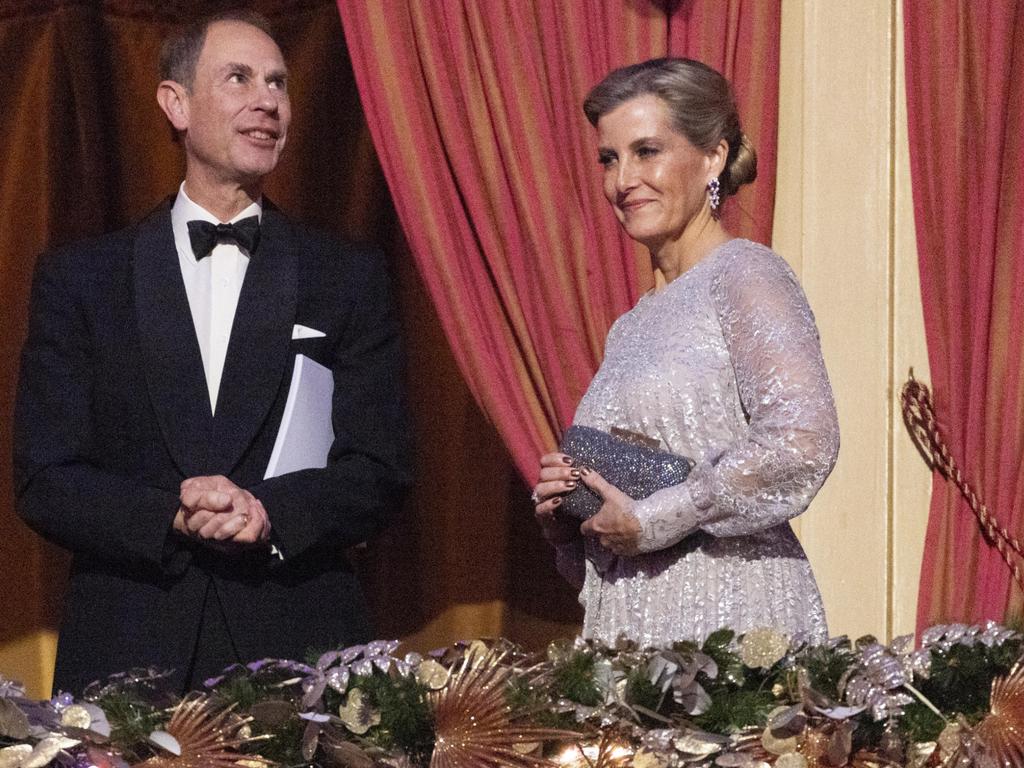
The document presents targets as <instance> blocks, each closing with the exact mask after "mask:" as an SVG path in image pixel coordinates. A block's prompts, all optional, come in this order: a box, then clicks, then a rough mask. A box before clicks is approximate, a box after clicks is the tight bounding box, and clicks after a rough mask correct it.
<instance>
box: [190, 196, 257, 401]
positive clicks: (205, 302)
mask: <svg viewBox="0 0 1024 768" xmlns="http://www.w3.org/2000/svg"><path fill="white" fill-rule="evenodd" d="M249 216H258V217H260V218H262V216H263V208H262V206H261V205H260V203H259V202H255V203H253V204H252V205H250V206H249V207H247V208H246V209H245V210H243V211H242V212H240V213H239V214H238V215H237V216H235V217H234V218H233V219H231V221H228V222H221V221H220V220H219V219H218V218H217V217H216V216H214V215H213V214H212V213H210V212H209V211H207V210H206V209H205V208H203V207H202V206H200V205H198V204H196V203H195V202H193V201H192V200H191V199H190V198H189V196H188V195H187V194H185V184H184V182H182V185H181V187H180V188H179V189H178V197H177V198H176V199H175V201H174V206H173V207H172V208H171V227H172V228H173V230H174V247H175V248H176V249H177V251H178V263H179V264H180V266H181V278H182V280H183V281H184V282H185V293H186V294H188V306H189V309H190V310H191V311H192V324H193V325H194V326H195V329H196V337H197V339H198V341H199V351H200V352H201V353H202V356H203V371H204V373H205V374H206V387H207V389H208V390H209V393H210V410H211V411H212V412H214V413H216V411H217V393H218V392H219V391H220V379H221V375H222V374H223V373H224V358H225V357H226V356H227V352H228V340H229V339H230V338H231V326H232V324H233V323H234V321H235V309H236V308H237V307H238V295H239V294H240V293H241V291H242V282H243V281H244V280H245V270H246V269H247V268H248V266H249V252H248V251H246V250H244V249H242V248H239V247H238V246H237V245H235V244H234V243H218V244H217V245H216V246H215V247H214V249H213V250H212V251H211V252H210V255H209V256H207V257H205V258H203V259H200V260H198V261H197V260H196V257H195V254H194V253H192V243H191V241H190V240H189V236H188V222H190V221H193V220H195V219H202V220H203V221H209V222H212V223H214V224H221V223H224V224H232V223H234V222H236V221H239V220H240V219H244V218H247V217H249Z"/></svg>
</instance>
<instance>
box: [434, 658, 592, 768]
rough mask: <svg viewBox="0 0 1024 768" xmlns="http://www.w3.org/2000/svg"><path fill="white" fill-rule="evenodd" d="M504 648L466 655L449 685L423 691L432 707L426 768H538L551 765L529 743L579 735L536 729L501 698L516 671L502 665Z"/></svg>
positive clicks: (455, 670)
mask: <svg viewBox="0 0 1024 768" xmlns="http://www.w3.org/2000/svg"><path fill="white" fill-rule="evenodd" d="M507 654H508V652H507V651H506V650H501V649H497V648H492V649H490V650H488V651H487V652H486V653H485V654H483V655H479V654H467V655H466V656H465V657H464V658H463V660H462V662H461V663H460V664H459V665H458V666H457V667H456V668H455V669H454V670H453V672H452V675H451V678H450V679H449V680H448V685H446V686H445V687H444V688H442V689H440V690H437V691H431V692H430V693H429V694H428V698H429V700H430V704H431V707H432V708H433V711H434V728H435V742H434V754H433V756H432V757H431V760H430V768H491V766H495V765H501V766H508V767H509V768H542V767H543V766H552V765H553V763H551V762H550V761H548V760H546V759H544V758H543V757H541V756H539V755H537V754H534V750H533V748H532V747H531V745H534V746H537V745H539V744H540V743H541V742H544V741H548V740H551V739H567V738H570V739H571V738H575V737H578V736H579V734H577V733H574V732H572V731H560V730H555V729H551V728H539V727H536V726H534V725H531V724H529V722H526V721H525V716H526V715H527V714H528V713H524V712H515V711H513V710H512V708H511V707H510V706H509V704H508V702H507V701H506V696H505V693H506V689H507V687H508V683H509V679H510V678H511V677H512V675H513V673H514V672H515V671H516V670H515V668H514V667H513V666H511V665H507V664H503V663H502V662H503V660H504V659H505V657H506V656H507Z"/></svg>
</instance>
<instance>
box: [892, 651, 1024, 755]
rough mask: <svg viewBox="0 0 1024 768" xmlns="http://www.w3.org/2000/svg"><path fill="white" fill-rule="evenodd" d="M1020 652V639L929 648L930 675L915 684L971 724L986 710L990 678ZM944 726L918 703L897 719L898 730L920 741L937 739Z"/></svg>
mask: <svg viewBox="0 0 1024 768" xmlns="http://www.w3.org/2000/svg"><path fill="white" fill-rule="evenodd" d="M1020 651H1021V643H1020V640H1010V641H1008V642H1005V643H1003V644H1002V645H999V646H996V647H989V646H987V645H984V644H982V643H977V644H975V645H970V646H968V645H960V644H956V645H953V646H951V647H950V648H949V649H947V650H942V649H939V648H933V649H932V651H931V657H932V663H931V674H930V675H929V676H928V679H927V680H917V681H916V686H917V688H918V690H919V691H920V692H921V694H922V695H923V696H924V697H925V698H927V699H928V700H929V701H930V702H932V704H934V705H935V706H937V707H938V708H939V709H940V710H942V711H943V712H958V713H960V714H962V715H963V716H964V717H965V718H966V719H967V721H968V722H971V723H975V722H977V721H979V720H980V719H981V718H982V717H984V715H985V714H986V713H987V712H988V705H989V692H990V691H991V689H992V680H993V679H995V678H996V677H1001V676H1003V675H1006V674H1008V673H1009V671H1010V669H1011V668H1012V667H1013V664H1014V662H1015V661H1016V660H1017V658H1018V657H1019V655H1020ZM944 727H945V722H944V721H943V720H942V719H941V718H940V717H938V716H937V715H935V713H934V712H932V711H931V710H930V709H928V708H927V707H925V706H924V705H923V704H921V703H919V702H915V703H913V704H911V705H908V706H907V707H906V710H905V713H904V716H903V718H902V719H901V721H900V730H901V731H902V732H903V733H904V734H906V735H907V736H909V737H910V738H913V739H915V740H920V741H931V740H933V739H935V738H937V737H938V734H939V733H941V732H942V729H943V728H944Z"/></svg>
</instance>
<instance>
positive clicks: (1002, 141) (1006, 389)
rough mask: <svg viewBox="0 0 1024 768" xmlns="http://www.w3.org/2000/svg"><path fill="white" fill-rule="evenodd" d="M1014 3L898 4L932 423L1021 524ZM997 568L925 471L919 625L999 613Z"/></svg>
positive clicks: (1006, 581) (1023, 446)
mask: <svg viewBox="0 0 1024 768" xmlns="http://www.w3.org/2000/svg"><path fill="white" fill-rule="evenodd" d="M1019 5H1020V4H1019V3H1018V2H1016V0H993V1H992V2H987V3H972V2H969V1H968V0H942V2H936V3H918V2H911V1H910V0H907V2H905V3H904V25H905V26H904V31H905V36H906V75H907V113H908V119H909V132H910V161H911V173H912V178H913V197H914V220H915V223H916V228H917V247H918V259H919V263H920V272H921V293H922V302H923V304H924V319H925V331H926V335H927V341H928V356H929V361H930V366H931V378H932V385H933V389H934V393H935V402H936V413H937V415H938V419H939V423H940V428H941V430H942V432H943V434H944V436H945V438H946V440H947V442H948V443H949V446H950V449H951V451H952V454H953V457H954V459H955V460H956V461H957V463H958V464H959V466H960V467H961V469H962V470H963V471H964V473H965V474H966V476H967V478H968V479H969V481H970V482H971V483H972V484H973V485H974V487H975V488H976V489H977V491H978V493H979V495H980V496H981V498H982V499H983V500H984V501H985V503H986V504H987V505H988V507H989V509H990V511H991V512H992V513H993V514H994V515H995V517H996V518H997V519H998V521H999V522H1000V524H1001V525H1003V526H1005V527H1006V528H1007V529H1009V531H1010V532H1011V533H1013V534H1014V535H1015V536H1018V537H1020V536H1021V534H1022V533H1024V526H1022V522H1024V482H1022V481H1024V474H1022V469H1024V463H1022V462H1024V380H1022V377H1021V373H1022V364H1024V354H1022V352H1024V198H1022V191H1024V163H1022V161H1021V158H1022V157H1024V78H1022V77H1021V75H1022V73H1024V12H1022V11H1021V10H1020V7H1019ZM1011 587H1012V582H1011V577H1010V571H1009V569H1008V568H1007V566H1006V564H1005V563H1004V562H1003V561H1002V559H1001V557H1000V556H999V554H998V553H997V552H996V550H995V549H994V548H993V547H991V546H990V545H989V544H988V543H987V542H985V540H984V539H983V537H982V535H981V533H980V531H979V529H978V525H977V523H976V522H975V519H974V517H973V515H972V514H971V511H970V509H969V507H968V505H967V503H966V502H965V501H964V500H963V499H962V498H961V497H960V494H959V492H958V491H957V489H956V488H955V487H954V486H953V485H952V484H951V483H948V482H947V481H946V480H944V479H943V478H942V477H941V476H939V475H935V476H934V478H933V490H932V503H931V512H930V517H929V522H928V533H927V537H926V539H925V552H924V563H923V566H922V573H921V587H920V594H919V599H918V617H917V618H918V627H919V628H923V627H926V626H928V625H931V624H934V623H937V622H944V621H966V622H975V621H979V620H982V619H987V618H991V619H996V620H1002V619H1004V618H1006V617H1007V612H1008V610H1009V609H1010V608H1011V607H1013V606H1019V605H1020V602H1021V596H1020V595H1019V594H1016V590H1015V589H1012V588H1011Z"/></svg>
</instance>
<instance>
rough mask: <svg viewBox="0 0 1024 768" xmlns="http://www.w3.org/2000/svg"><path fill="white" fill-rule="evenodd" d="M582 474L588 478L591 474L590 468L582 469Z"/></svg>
mask: <svg viewBox="0 0 1024 768" xmlns="http://www.w3.org/2000/svg"><path fill="white" fill-rule="evenodd" d="M580 474H581V475H583V476H584V477H586V476H587V475H589V474H590V467H580Z"/></svg>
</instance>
